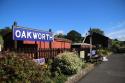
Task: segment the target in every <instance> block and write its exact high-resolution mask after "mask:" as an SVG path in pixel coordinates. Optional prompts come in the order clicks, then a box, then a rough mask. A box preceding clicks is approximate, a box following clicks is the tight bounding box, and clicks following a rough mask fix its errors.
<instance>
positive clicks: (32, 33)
mask: <svg viewBox="0 0 125 83" xmlns="http://www.w3.org/2000/svg"><path fill="white" fill-rule="evenodd" d="M53 39H54V38H53V34H52V32H49V31H48V32H47V31H41V30H34V29H26V28H22V27H21V28H18V27H13V40H30V41H47V42H50V41H53Z"/></svg>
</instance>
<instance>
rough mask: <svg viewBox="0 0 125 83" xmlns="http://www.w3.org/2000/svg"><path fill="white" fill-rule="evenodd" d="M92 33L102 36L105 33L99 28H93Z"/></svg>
mask: <svg viewBox="0 0 125 83" xmlns="http://www.w3.org/2000/svg"><path fill="white" fill-rule="evenodd" d="M91 31H92V32H95V33H98V34H100V35H104V31H102V30H101V29H99V28H92V29H91Z"/></svg>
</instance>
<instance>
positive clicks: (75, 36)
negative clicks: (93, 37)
mask: <svg viewBox="0 0 125 83" xmlns="http://www.w3.org/2000/svg"><path fill="white" fill-rule="evenodd" d="M67 38H68V39H70V40H72V42H81V38H82V37H81V34H80V33H79V32H77V31H75V30H71V31H70V32H68V33H67Z"/></svg>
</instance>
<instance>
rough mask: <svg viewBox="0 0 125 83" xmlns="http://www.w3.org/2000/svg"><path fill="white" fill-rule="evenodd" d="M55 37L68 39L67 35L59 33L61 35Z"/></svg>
mask: <svg viewBox="0 0 125 83" xmlns="http://www.w3.org/2000/svg"><path fill="white" fill-rule="evenodd" d="M54 37H55V38H66V35H64V34H62V33H59V34H56V35H54Z"/></svg>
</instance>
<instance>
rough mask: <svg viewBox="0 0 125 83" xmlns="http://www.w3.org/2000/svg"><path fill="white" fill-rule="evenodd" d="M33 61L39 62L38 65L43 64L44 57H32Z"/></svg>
mask: <svg viewBox="0 0 125 83" xmlns="http://www.w3.org/2000/svg"><path fill="white" fill-rule="evenodd" d="M33 61H34V62H36V63H38V64H40V65H43V64H45V58H40V59H33Z"/></svg>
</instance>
